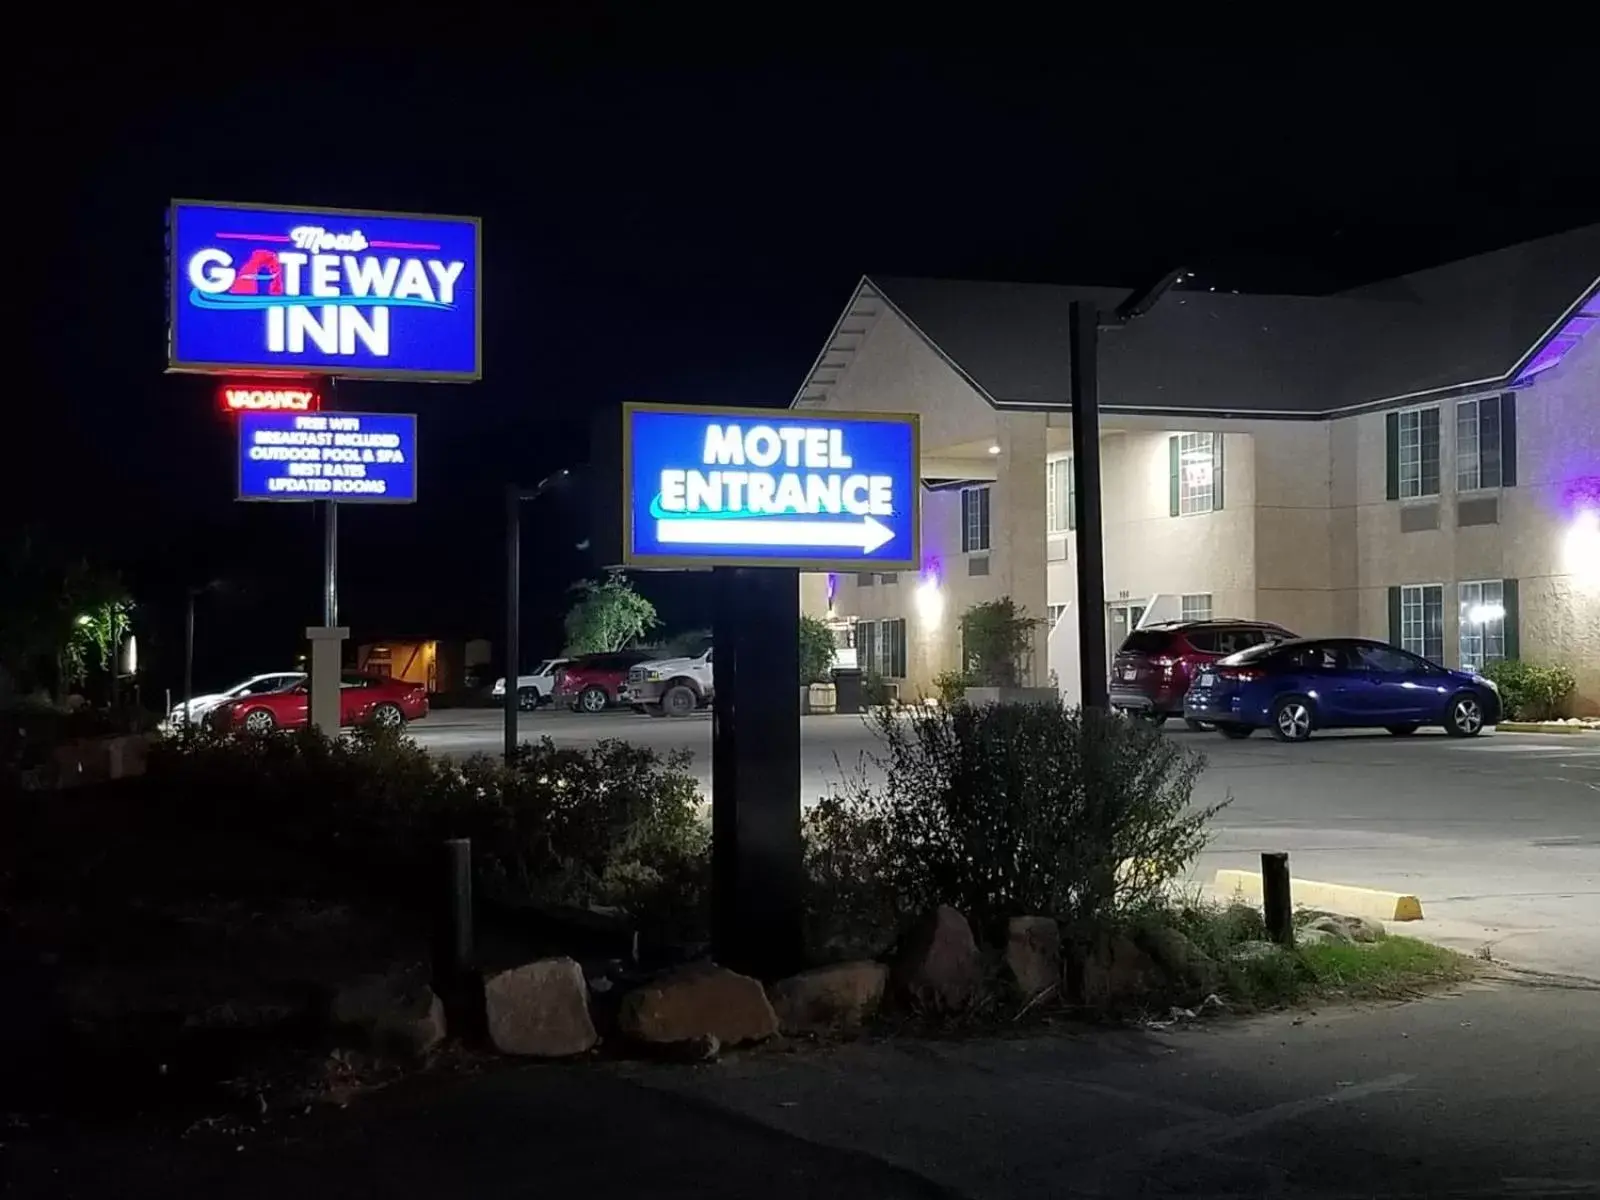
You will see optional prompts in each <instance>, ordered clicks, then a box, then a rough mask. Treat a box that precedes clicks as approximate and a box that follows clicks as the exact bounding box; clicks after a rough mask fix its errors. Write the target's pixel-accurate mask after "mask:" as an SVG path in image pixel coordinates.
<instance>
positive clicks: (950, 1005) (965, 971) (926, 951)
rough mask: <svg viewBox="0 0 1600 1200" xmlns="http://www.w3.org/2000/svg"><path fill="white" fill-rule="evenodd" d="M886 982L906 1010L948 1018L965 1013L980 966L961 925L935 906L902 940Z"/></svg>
mask: <svg viewBox="0 0 1600 1200" xmlns="http://www.w3.org/2000/svg"><path fill="white" fill-rule="evenodd" d="M890 980H891V982H892V983H893V985H894V991H895V994H896V996H898V997H899V998H900V999H901V1000H902V1001H904V1002H905V1003H906V1004H908V1005H910V1006H911V1007H912V1008H915V1009H919V1010H922V1011H926V1012H943V1013H953V1012H961V1011H963V1010H964V1009H967V1008H970V1007H971V1006H972V1004H973V1003H974V1001H976V1000H977V998H978V988H979V986H980V985H981V983H982V981H983V963H982V960H981V959H980V958H979V957H978V943H977V942H976V941H974V940H973V937H972V926H970V925H968V924H967V919H966V918H965V917H963V916H962V915H961V914H960V913H958V912H957V911H956V910H955V909H953V908H951V907H950V906H949V905H948V904H941V905H940V906H939V907H938V908H936V909H934V910H933V911H932V912H931V913H928V914H927V915H926V916H924V917H923V918H922V919H921V920H919V921H918V922H917V923H916V924H915V925H913V926H912V927H911V930H910V932H909V933H908V934H907V936H906V938H905V940H904V943H903V944H902V948H901V951H900V953H899V955H898V956H897V957H896V959H895V963H894V968H893V971H892V972H891V974H890Z"/></svg>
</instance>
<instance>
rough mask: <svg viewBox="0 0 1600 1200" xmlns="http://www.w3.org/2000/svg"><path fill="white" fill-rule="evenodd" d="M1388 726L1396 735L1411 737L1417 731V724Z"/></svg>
mask: <svg viewBox="0 0 1600 1200" xmlns="http://www.w3.org/2000/svg"><path fill="white" fill-rule="evenodd" d="M1387 728H1388V730H1389V732H1390V733H1392V734H1394V735H1395V737H1410V736H1411V735H1412V734H1413V733H1415V732H1416V731H1417V727H1416V726H1415V725H1390V726H1387Z"/></svg>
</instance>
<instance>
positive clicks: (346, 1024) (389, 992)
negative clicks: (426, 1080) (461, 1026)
mask: <svg viewBox="0 0 1600 1200" xmlns="http://www.w3.org/2000/svg"><path fill="white" fill-rule="evenodd" d="M328 1018H329V1022H330V1023H331V1024H332V1025H333V1027H334V1028H335V1029H336V1030H339V1031H343V1032H345V1033H352V1034H355V1035H356V1036H357V1037H358V1039H359V1040H360V1041H361V1042H362V1043H363V1044H364V1045H365V1047H366V1048H368V1049H371V1050H375V1051H378V1052H379V1053H391V1054H394V1053H398V1054H406V1055H412V1056H417V1057H420V1056H422V1055H424V1054H426V1053H427V1052H428V1051H429V1050H432V1049H433V1048H434V1047H435V1046H437V1045H438V1044H439V1043H440V1042H441V1041H443V1040H444V1035H445V1022H444V1003H443V1002H442V1001H441V1000H440V999H439V997H438V996H437V995H435V994H434V991H433V989H432V988H431V987H429V986H428V983H427V978H426V974H425V973H424V972H423V970H422V969H421V968H411V969H408V970H403V971H392V972H389V973H387V974H381V975H363V976H361V977H360V978H358V979H355V980H352V981H351V982H349V983H346V984H343V985H341V986H339V987H338V988H336V989H335V990H334V993H333V997H332V999H331V1001H330V1002H329V1005H328Z"/></svg>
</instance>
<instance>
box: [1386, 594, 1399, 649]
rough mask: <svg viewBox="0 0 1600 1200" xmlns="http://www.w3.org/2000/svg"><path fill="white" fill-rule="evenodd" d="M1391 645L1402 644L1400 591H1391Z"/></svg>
mask: <svg viewBox="0 0 1600 1200" xmlns="http://www.w3.org/2000/svg"><path fill="white" fill-rule="evenodd" d="M1389 644H1390V645H1391V646H1398V645H1399V644H1400V589H1399V588H1397V587H1392V588H1390V589H1389Z"/></svg>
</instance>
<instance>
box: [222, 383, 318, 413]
mask: <svg viewBox="0 0 1600 1200" xmlns="http://www.w3.org/2000/svg"><path fill="white" fill-rule="evenodd" d="M217 407H218V408H219V409H220V410H221V411H222V412H224V413H229V414H231V413H239V412H316V411H317V410H318V409H320V408H321V407H322V393H321V392H319V391H318V390H317V389H316V388H314V387H311V386H309V385H306V384H284V383H273V382H265V383H225V384H223V385H222V386H221V387H219V388H218V389H217Z"/></svg>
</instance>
